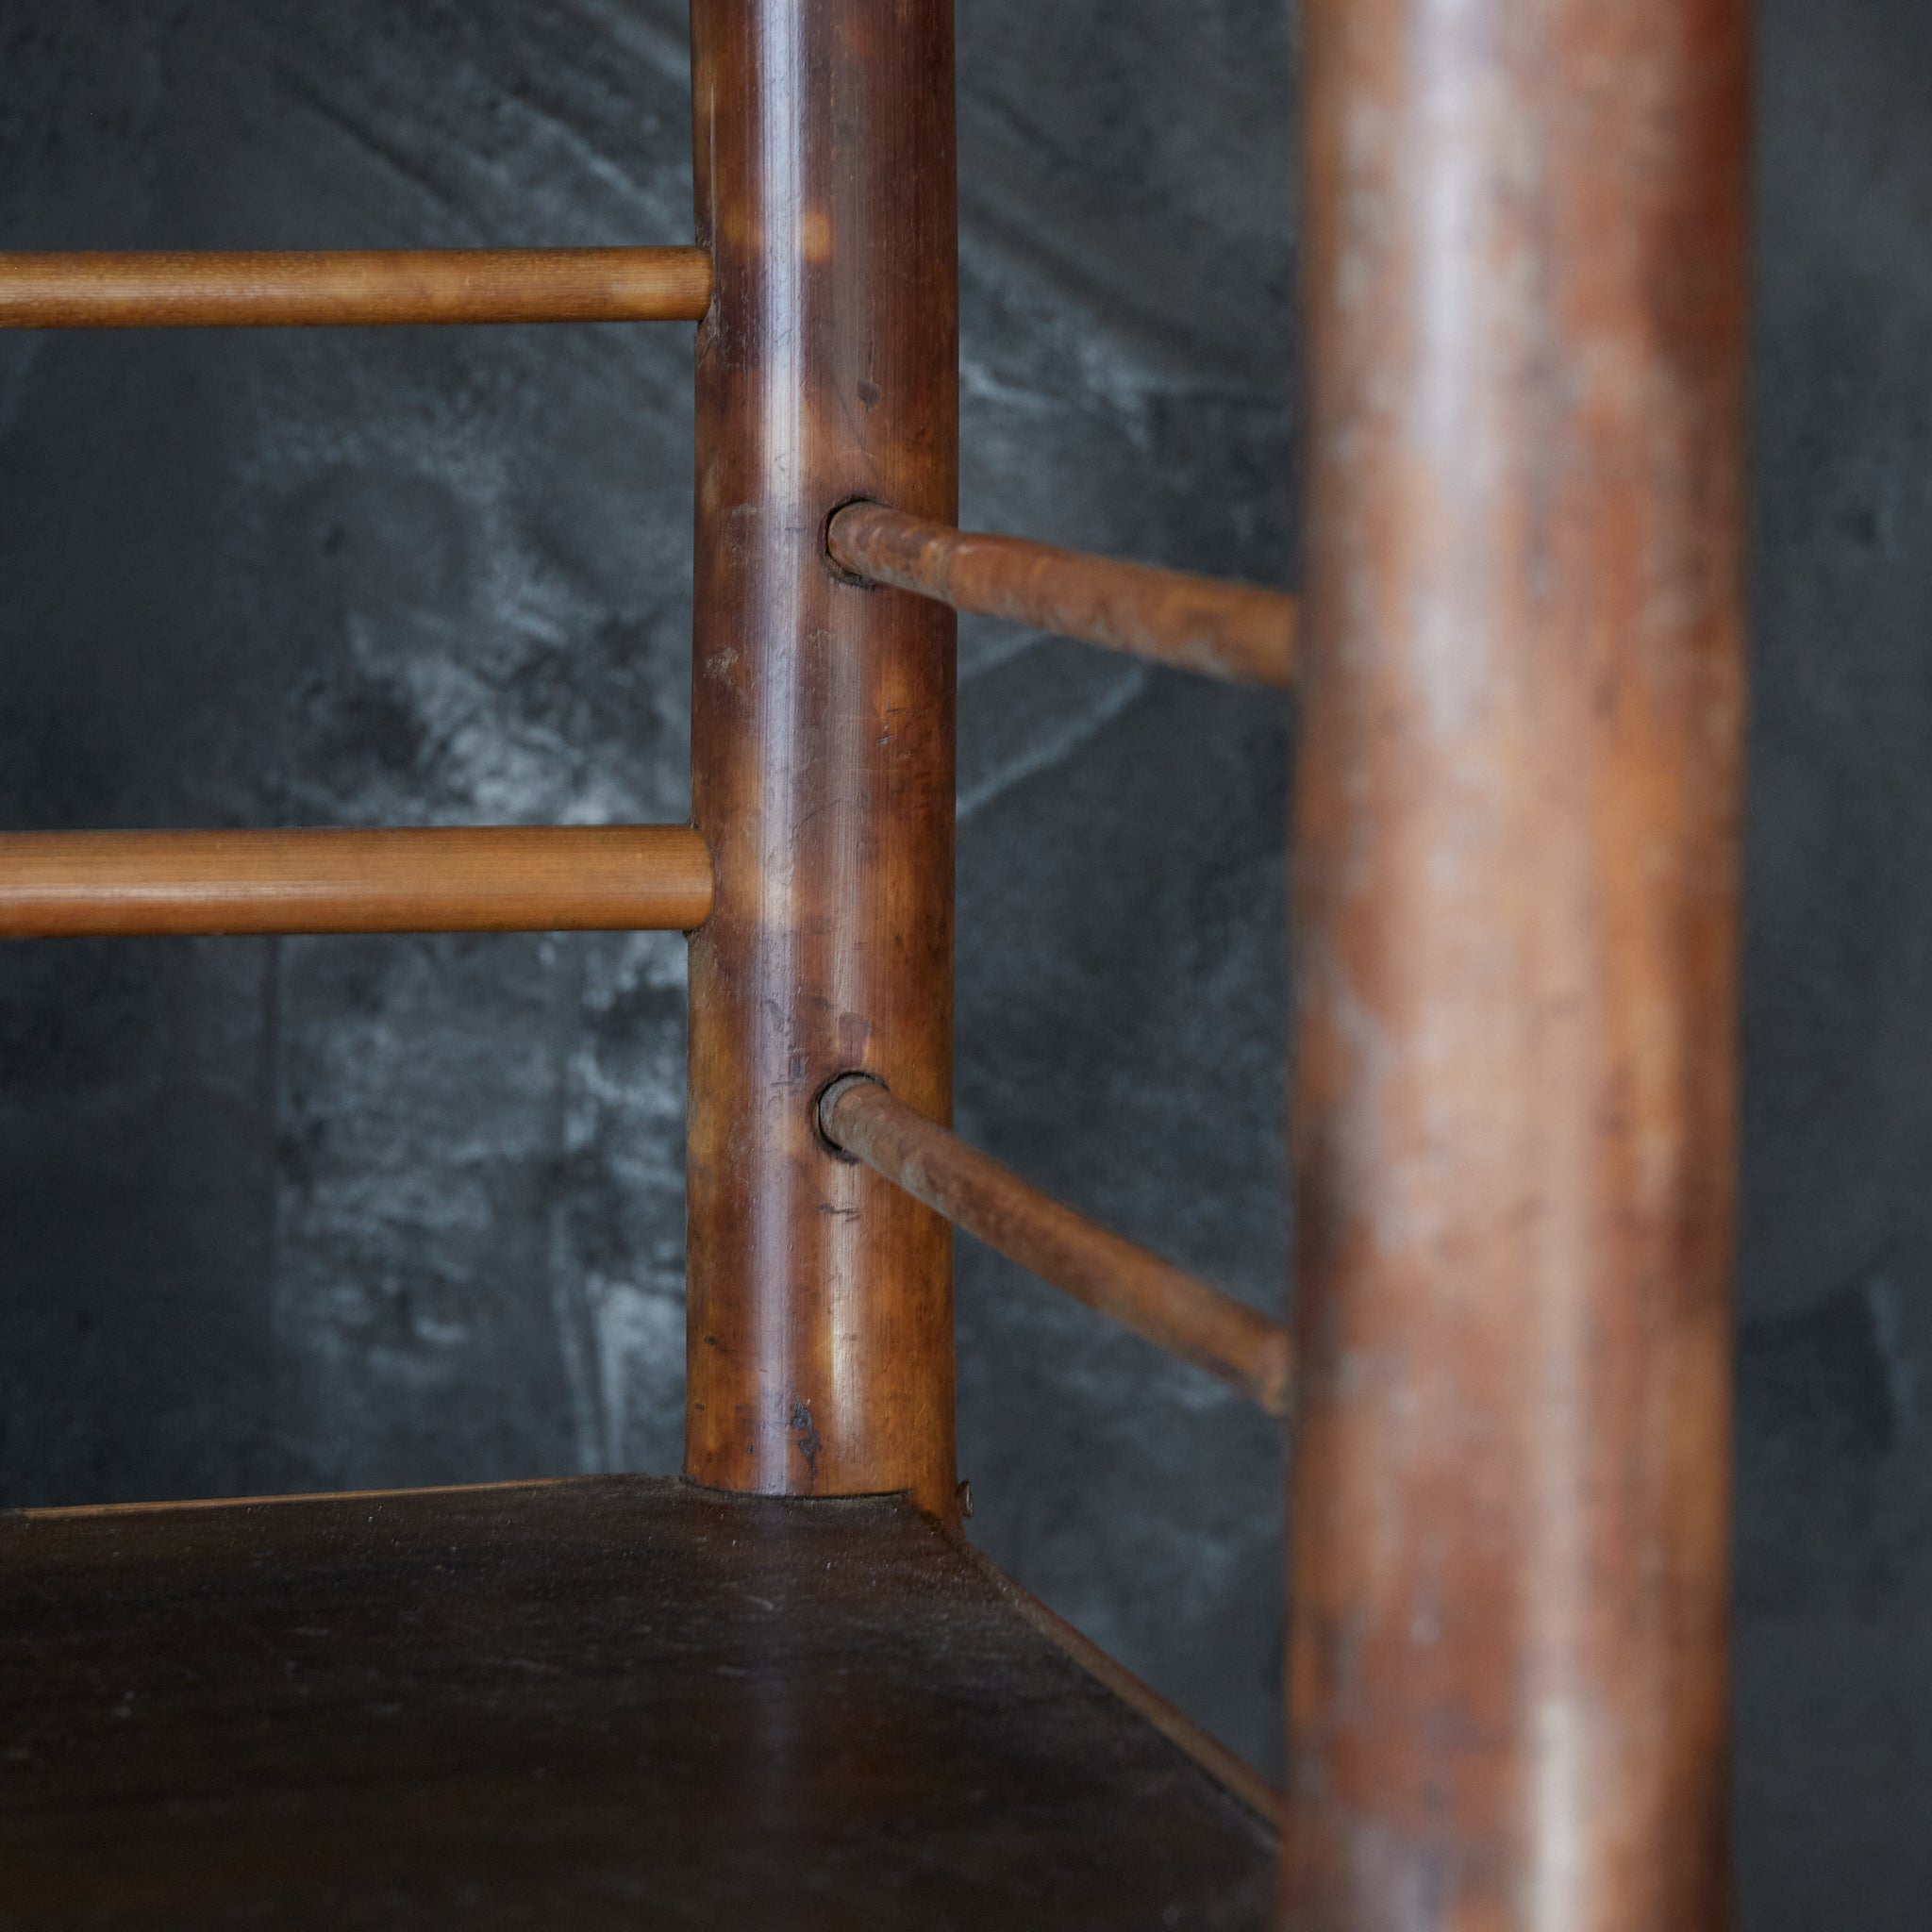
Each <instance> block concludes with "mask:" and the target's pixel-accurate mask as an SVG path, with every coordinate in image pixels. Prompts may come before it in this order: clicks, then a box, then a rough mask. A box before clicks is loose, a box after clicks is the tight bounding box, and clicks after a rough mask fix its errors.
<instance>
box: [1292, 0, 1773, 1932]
mask: <svg viewBox="0 0 1932 1932" xmlns="http://www.w3.org/2000/svg"><path fill="white" fill-rule="evenodd" d="M1744 16H1745V8H1744V5H1743V0H1546V4H1542V5H1538V6H1534V7H1531V6H1523V5H1519V4H1515V0H1310V5H1309V8H1308V14H1307V57H1308V58H1307V69H1306V87H1307V95H1306V98H1307V127H1308V136H1307V141H1308V145H1307V157H1308V167H1307V185H1308V208H1309V221H1308V238H1307V244H1308V253H1307V269H1308V274H1309V295H1310V305H1311V315H1310V330H1311V334H1310V340H1311V345H1312V357H1313V372H1314V416H1313V469H1312V484H1313V505H1312V523H1311V546H1310V558H1309V561H1310V578H1311V580H1310V587H1309V595H1308V601H1307V640H1306V655H1305V658H1304V664H1303V687H1302V689H1303V693H1304V697H1303V704H1304V709H1303V728H1302V732H1301V746H1302V758H1303V764H1302V770H1301V776H1300V799H1299V814H1300V817H1299V857H1298V861H1297V881H1298V893H1299V904H1298V915H1299V917H1298V936H1299V980H1300V997H1301V1001H1302V1024H1301V1045H1300V1057H1299V1093H1298V1118H1297V1145H1298V1156H1297V1158H1298V1173H1299V1185H1300V1203H1301V1206H1300V1230H1301V1232H1300V1272H1299V1277H1298V1278H1299V1288H1298V1294H1299V1298H1300V1300H1299V1307H1298V1311H1297V1314H1298V1327H1299V1342H1300V1359H1301V1365H1302V1376H1303V1380H1302V1385H1301V1400H1300V1410H1299V1412H1300V1417H1301V1428H1300V1436H1299V1447H1298V1455H1297V1460H1296V1466H1295V1472H1294V1509H1293V1550H1292V1558H1291V1572H1292V1609H1291V1621H1292V1631H1291V1646H1290V1693H1289V1695H1290V1712H1291V1824H1290V1838H1289V1844H1288V1850H1287V1857H1286V1866H1285V1880H1284V1897H1285V1902H1286V1910H1287V1923H1288V1924H1290V1925H1291V1926H1293V1927H1296V1928H1302V1932H1317V1928H1319V1932H1398V1928H1399V1932H1424V1928H1427V1932H1452V1928H1453V1932H1478V1928H1480V1932H1504V1928H1513V1932H1632V1928H1635V1927H1640V1926H1641V1927H1643V1928H1644V1932H1711V1928H1714V1927H1720V1926H1722V1925H1723V1924H1725V1923H1726V1920H1727V1914H1728V1871H1727V1867H1728V1849H1727V1832H1726V1817H1725V1813H1726V1803H1725V1793H1726V1786H1727V1771H1726V1761H1725V1759H1726V1739H1725V1732H1726V1692H1725V1667H1726V1659H1725V1598H1726V1567H1727V1557H1726V1544H1727V1538H1726V1511H1727V1507H1728V1474H1727V1464H1728V1455H1729V1433H1730V1432H1729V1413H1730V1407H1729V1403H1730V1390H1729V1382H1730V1347H1731V1337H1730V1321H1729V1307H1728V1266H1729V1253H1730V1240H1731V1212H1732V1163H1733V1141H1734V1099H1733V1088H1734V1045H1733V1028H1734V1019H1735V1008H1734V997H1735V996H1734V973H1735V952H1736V942H1737V912H1738V905H1737V900H1738V894H1737V835H1738V800H1739V741H1740V682H1741V676H1740V670H1741V645H1740V525H1741V516H1740V362H1741V351H1742V340H1741V338H1742V314H1743V288H1744V275H1743V249H1742V243H1743V232H1744V180H1743V145H1744V125H1745V110H1746V78H1745V75H1746V67H1745V38H1746V35H1745V17H1744Z"/></svg>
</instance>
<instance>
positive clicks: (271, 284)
mask: <svg viewBox="0 0 1932 1932" xmlns="http://www.w3.org/2000/svg"><path fill="white" fill-rule="evenodd" d="M710 299H711V261H710V258H709V257H708V255H707V254H706V253H705V252H704V250H703V249H701V248H462V249H450V248H443V249H430V248H422V249H361V250H344V251H341V252H335V253H260V254H226V255H219V254H186V253H176V254H166V253H150V254H64V255H50V254H40V255H26V254H10V255H9V254H0V328H196V327H212V326H219V327H223V328H274V327H284V326H290V325H298V326H317V325H333V326H342V325H350V324H358V323H380V324H393V323H473V322H675V321H683V322H695V321H697V320H698V318H699V317H700V316H702V315H703V314H704V312H705V309H706V308H707V307H708V304H709V302H710Z"/></svg>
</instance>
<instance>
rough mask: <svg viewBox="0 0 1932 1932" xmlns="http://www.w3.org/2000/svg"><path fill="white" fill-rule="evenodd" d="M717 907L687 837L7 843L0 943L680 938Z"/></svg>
mask: <svg viewBox="0 0 1932 1932" xmlns="http://www.w3.org/2000/svg"><path fill="white" fill-rule="evenodd" d="M710 910H711V858H710V854H709V852H708V849H707V847H706V845H705V841H704V840H703V839H702V838H700V837H699V835H698V834H697V833H696V832H694V831H692V830H691V827H690V826H688V825H551V826H540V827H532V828H527V829H526V828H522V827H509V826H475V827H472V826H461V827H458V826H450V827H432V828H429V829H426V830H408V831H391V830H381V831H362V830H350V831H269V832H12V833H7V834H0V938H4V939H62V938H71V937H77V936H80V935H85V934H94V935H109V936H111V935H120V936H124V937H132V936H134V935H137V934H144V933H173V934H189V933H324V932H331V933H345V932H563V931H642V930H652V931H674V932H688V931H690V930H691V929H692V928H694V927H696V926H699V925H702V924H704V922H705V920H706V919H707V918H708V916H709V913H710Z"/></svg>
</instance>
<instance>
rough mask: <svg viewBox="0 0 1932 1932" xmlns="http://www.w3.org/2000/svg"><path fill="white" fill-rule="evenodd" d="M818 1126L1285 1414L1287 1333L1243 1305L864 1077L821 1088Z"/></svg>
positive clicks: (968, 1224) (1147, 1334)
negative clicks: (1040, 1186) (1065, 1201)
mask: <svg viewBox="0 0 1932 1932" xmlns="http://www.w3.org/2000/svg"><path fill="white" fill-rule="evenodd" d="M819 1125H820V1127H821V1129H822V1130H823V1132H824V1137H825V1139H826V1140H827V1141H830V1142H831V1143H832V1145H833V1146H835V1147H837V1148H840V1149H841V1150H842V1151H843V1152H844V1153H847V1154H850V1155H852V1156H854V1157H856V1158H858V1159H859V1160H862V1161H864V1162H865V1164H866V1165H867V1166H868V1167H870V1168H872V1169H874V1171H875V1172H876V1173H878V1174H883V1175H884V1176H885V1177H886V1179H888V1180H889V1181H891V1182H892V1183H893V1185H894V1186H896V1187H900V1188H903V1189H905V1191H907V1192H908V1194H910V1195H911V1196H912V1197H913V1198H914V1199H915V1200H919V1201H923V1202H924V1203H925V1205H926V1206H927V1207H928V1208H932V1209H933V1210H934V1211H935V1212H936V1213H939V1214H942V1215H944V1216H945V1218H946V1219H947V1220H948V1221H950V1222H952V1223H953V1224H955V1225H956V1226H958V1227H963V1228H964V1229H965V1230H966V1232H967V1233H968V1234H970V1235H973V1236H974V1237H975V1238H976V1239H978V1240H979V1241H984V1242H985V1243H986V1244H987V1246H988V1247H990V1248H993V1249H995V1250H997V1251H998V1252H999V1253H1000V1254H1002V1255H1004V1256H1006V1257H1007V1258H1008V1260H1009V1261H1017V1262H1018V1263H1019V1264H1020V1266H1021V1267H1023V1268H1025V1269H1028V1270H1030V1271H1031V1272H1032V1273H1033V1274H1037V1275H1039V1276H1040V1278H1041V1280H1042V1281H1044V1282H1046V1283H1048V1284H1049V1285H1050V1286H1051V1287H1054V1288H1058V1289H1059V1290H1061V1291H1063V1292H1065V1293H1067V1294H1070V1295H1072V1296H1073V1297H1074V1300H1075V1301H1079V1302H1085V1303H1086V1305H1087V1306H1088V1307H1090V1308H1097V1309H1098V1310H1099V1311H1100V1312H1101V1313H1102V1314H1105V1315H1110V1316H1111V1317H1112V1318H1113V1319H1114V1320H1115V1321H1117V1322H1119V1323H1121V1324H1123V1326H1124V1327H1128V1328H1131V1329H1132V1330H1133V1331H1134V1333H1135V1334H1137V1335H1139V1336H1141V1337H1142V1338H1143V1339H1145V1340H1146V1341H1152V1342H1155V1343H1157V1344H1158V1346H1160V1347H1161V1348H1164V1349H1166V1350H1167V1351H1168V1353H1169V1354H1170V1355H1175V1356H1178V1357H1181V1359H1182V1360H1184V1361H1189V1362H1192V1363H1193V1364H1194V1365H1195V1366H1196V1367H1197V1368H1202V1369H1206V1370H1207V1371H1208V1374H1213V1375H1219V1376H1220V1377H1221V1378H1222V1380H1223V1381H1224V1382H1227V1383H1229V1384H1231V1385H1232V1386H1233V1387H1234V1388H1236V1389H1238V1390H1240V1391H1241V1393H1242V1394H1243V1395H1246V1396H1248V1397H1249V1398H1250V1399H1251V1400H1253V1401H1255V1402H1257V1403H1259V1404H1260V1406H1261V1407H1263V1408H1265V1409H1266V1410H1267V1411H1268V1413H1269V1414H1270V1415H1276V1416H1278V1415H1285V1414H1287V1412H1288V1406H1289V1384H1290V1373H1291V1365H1290V1357H1289V1340H1288V1336H1287V1334H1286V1332H1285V1331H1284V1330H1283V1329H1282V1328H1281V1327H1280V1326H1279V1325H1278V1324H1275V1323H1274V1322H1271V1321H1269V1320H1268V1318H1267V1317H1266V1316H1265V1315H1261V1314H1258V1313H1257V1312H1256V1310H1255V1309H1253V1308H1251V1307H1247V1306H1246V1304H1245V1303H1242V1302H1238V1301H1236V1300H1235V1298H1234V1297H1233V1296H1232V1295H1228V1294H1224V1293H1223V1292H1222V1291H1220V1290H1219V1289H1217V1288H1210V1287H1209V1286H1208V1284H1207V1283H1206V1282H1205V1281H1199V1280H1196V1279H1195V1277H1194V1276H1193V1275H1191V1274H1187V1273H1186V1272H1185V1271H1183V1270H1182V1269H1179V1268H1176V1267H1175V1266H1174V1264H1173V1262H1171V1261H1164V1260H1162V1259H1161V1257H1159V1256H1158V1255H1155V1254H1151V1253H1149V1252H1148V1250H1147V1249H1145V1248H1142V1247H1139V1246H1137V1245H1136V1244H1135V1243H1134V1242H1132V1241H1127V1240H1125V1239H1124V1237H1122V1236H1120V1235H1117V1234H1113V1233H1111V1232H1109V1231H1108V1229H1107V1228H1104V1227H1101V1226H1099V1225H1097V1224H1095V1223H1093V1222H1091V1221H1089V1220H1088V1219H1087V1218H1086V1217H1085V1216H1084V1215H1081V1214H1076V1213H1075V1212H1074V1210H1073V1209H1072V1208H1067V1207H1063V1206H1062V1205H1061V1204H1060V1203H1059V1202H1058V1201H1056V1200H1054V1199H1053V1198H1052V1197H1051V1196H1050V1195H1047V1194H1043V1193H1041V1191H1040V1190H1039V1189H1038V1188H1034V1187H1029V1186H1028V1185H1027V1184H1026V1182H1024V1181H1023V1180H1022V1179H1020V1177H1019V1176H1018V1175H1017V1174H1014V1173H1013V1172H1012V1171H1011V1170H1010V1169H1009V1168H1006V1167H1002V1166H1001V1165H1000V1163H999V1162H998V1161H996V1160H994V1159H992V1158H991V1157H990V1156H988V1155H985V1154H982V1153H980V1152H979V1150H978V1149H977V1148H975V1147H969V1146H968V1145H967V1144H966V1143H965V1141H961V1140H960V1139H959V1138H958V1136H957V1135H955V1134H951V1133H948V1132H947V1131H946V1129H945V1128H944V1127H941V1126H940V1125H938V1124H936V1123H934V1122H932V1121H929V1120H927V1119H926V1118H925V1116H924V1114H922V1113H919V1112H918V1111H916V1110H915V1109H914V1108H909V1107H908V1106H907V1105H906V1104H905V1102H904V1101H902V1100H896V1099H894V1098H893V1097H892V1095H891V1093H889V1092H888V1091H886V1089H885V1088H884V1087H882V1086H881V1085H880V1084H879V1083H878V1082H877V1081H876V1080H873V1079H869V1078H867V1077H866V1076H865V1075H864V1074H851V1075H848V1076H847V1077H846V1078H844V1079H842V1080H838V1081H835V1082H834V1083H833V1084H832V1085H831V1087H829V1088H828V1089H827V1090H826V1091H825V1093H824V1098H823V1100H822V1101H821V1102H820V1106H819Z"/></svg>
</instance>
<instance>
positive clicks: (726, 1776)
mask: <svg viewBox="0 0 1932 1932" xmlns="http://www.w3.org/2000/svg"><path fill="white" fill-rule="evenodd" d="M1121 1688H1122V1680H1120V1679H1118V1678H1116V1679H1114V1680H1112V1681H1111V1682H1109V1681H1103V1677H1102V1675H1097V1674H1095V1673H1094V1672H1093V1671H1092V1670H1091V1669H1089V1668H1086V1667H1084V1666H1083V1661H1082V1659H1081V1657H1080V1653H1079V1647H1078V1645H1077V1643H1073V1644H1068V1643H1065V1642H1061V1641H1056V1640H1055V1635H1054V1627H1053V1625H1052V1623H1051V1620H1050V1619H1047V1618H1045V1617H1044V1616H1043V1615H1041V1614H1038V1613H1037V1610H1036V1609H1035V1608H1032V1607H1029V1600H1026V1599H1024V1596H1023V1594H1022V1593H1021V1592H1018V1591H1015V1590H1014V1589H1013V1588H1012V1587H1011V1586H1010V1585H1008V1584H1006V1583H1005V1580H1004V1579H1003V1578H1001V1577H999V1576H998V1575H997V1573H993V1572H991V1566H990V1565H988V1564H986V1562H985V1560H984V1559H983V1558H980V1557H976V1556H974V1554H973V1553H972V1552H970V1551H968V1550H965V1549H962V1548H961V1547H959V1546H958V1544H956V1543H954V1542H953V1541H950V1540H949V1539H948V1538H947V1537H946V1536H945V1535H944V1534H943V1533H942V1532H941V1530H940V1529H939V1527H938V1526H937V1525H935V1524H933V1523H932V1522H930V1521H929V1520H928V1519H927V1518H925V1517H923V1516H922V1515H920V1514H919V1513H918V1512H917V1511H916V1510H914V1509H913V1508H912V1507H911V1506H910V1505H909V1504H908V1503H906V1502H905V1501H903V1500H901V1499H898V1498H879V1499H866V1500H860V1501H854V1502H816V1503H796V1502H783V1501H777V1500H771V1499H763V1498H736V1497H726V1496H723V1495H720V1494H717V1493H715V1492H713V1491H705V1490H700V1489H696V1488H692V1487H691V1486H688V1485H685V1484H681V1483H677V1482H666V1481H658V1480H653V1479H648V1478H643V1477H632V1476H611V1477H587V1478H579V1479H575V1480H571V1481H567V1482H555V1483H536V1484H517V1485H508V1486H504V1487H497V1488H490V1489H476V1490H444V1491H407V1492H401V1493H396V1494H377V1495H362V1496H323V1497H308V1498H286V1499H279V1500H275V1501H271V1502H254V1503H237V1504H217V1505H171V1506H160V1507H136V1508H123V1509H108V1510H68V1511H51V1512H27V1513H18V1514H13V1515H8V1516H4V1517H0V1926H4V1927H7V1928H13V1927H39V1926H42V1925H50V1926H51V1925H61V1924H88V1925H114V1924H140V1925H142V1926H149V1925H156V1926H182V1925H198V1924H240V1923H257V1922H260V1923H272V1924H275V1925H277V1926H309V1925H314V1926H318V1927H319V1926H324V1925H326V1926H328V1927H330V1928H332V1932H333V1928H342V1927H364V1926H370V1927H388V1926H398V1927H400V1926H409V1927H412V1928H414V1927H437V1926H442V1925H451V1926H461V1927H462V1928H464V1932H485V1928H489V1927H494V1926H508V1925H519V1926H522V1925H539V1924H541V1925H564V1924H568V1925H571V1926H573V1927H599V1926H604V1925H607V1924H608V1925H612V1926H616V1925H623V1926H625V1927H626V1928H635V1927H638V1926H654V1925H665V1926H684V1925H691V1926H696V1925H711V1924H718V1925H753V1924H771V1925H784V1926H787V1927H793V1926H803V1927H813V1926H819V1925H824V1926H833V1925H837V1926H841V1927H873V1926H894V1927H896V1926H907V1927H911V1926H919V1927H922V1928H928V1927H936V1926H961V1927H971V1926H979V1925H995V1924H997V1925H999V1926H1001V1927H1002V1928H1013V1927H1017V1926H1022V1925H1035V1924H1038V1925H1053V1926H1056V1927H1072V1926H1085V1925H1091V1926H1095V1927H1100V1926H1106V1927H1108V1928H1110V1932H1113V1928H1123V1927H1135V1926H1141V1925H1145V1926H1148V1927H1165V1926H1170V1925H1185V1926H1190V1927H1204V1926H1206V1927H1221V1926H1226V1927H1257V1928H1258V1927H1260V1926H1262V1925H1264V1924H1266V1923H1267V1915H1268V1901H1269V1896H1270V1892H1271V1890H1272V1872H1273V1864H1274V1833H1273V1830H1272V1827H1271V1825H1270V1824H1268V1823H1267V1822H1265V1821H1264V1820H1263V1819H1262V1818H1261V1817H1260V1816H1258V1815H1257V1811H1256V1809H1255V1808H1253V1801H1254V1798H1255V1791H1256V1789H1257V1788H1255V1787H1253V1786H1252V1785H1248V1786H1245V1787H1243V1785H1242V1781H1241V1778H1240V1777H1239V1775H1238V1774H1236V1775H1233V1776H1231V1777H1230V1778H1228V1779H1225V1780H1224V1779H1223V1778H1217V1777H1216V1776H1215V1775H1213V1774H1211V1773H1210V1770H1209V1769H1208V1765H1207V1764H1204V1762H1203V1761H1202V1757H1200V1756H1197V1755H1194V1754H1193V1753H1191V1751H1190V1750H1188V1749H1185V1748H1183V1745H1184V1744H1185V1743H1186V1741H1187V1739H1186V1734H1185V1730H1184V1728H1183V1727H1179V1726H1176V1725H1175V1724H1172V1723H1168V1724H1162V1723H1160V1722H1158V1718H1159V1713H1158V1710H1157V1711H1156V1718H1157V1722H1149V1721H1148V1717H1147V1716H1146V1715H1145V1714H1143V1710H1142V1709H1141V1708H1136V1707H1134V1706H1135V1704H1136V1703H1141V1702H1142V1701H1143V1700H1141V1699H1136V1698H1134V1697H1133V1687H1132V1686H1131V1682H1130V1680H1127V1681H1126V1689H1127V1691H1128V1697H1127V1698H1124V1697H1123V1696H1121V1695H1118V1694H1116V1691H1118V1690H1119V1689H1121ZM1145 1702H1147V1703H1150V1704H1151V1700H1145ZM1206 1756H1207V1757H1208V1763H1209V1764H1211V1763H1213V1762H1214V1759H1213V1757H1212V1753H1211V1750H1209V1751H1208V1752H1207V1753H1206ZM1238 1791H1242V1792H1243V1794H1244V1795H1237V1792H1238ZM1244 1797H1245V1799H1246V1802H1244Z"/></svg>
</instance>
